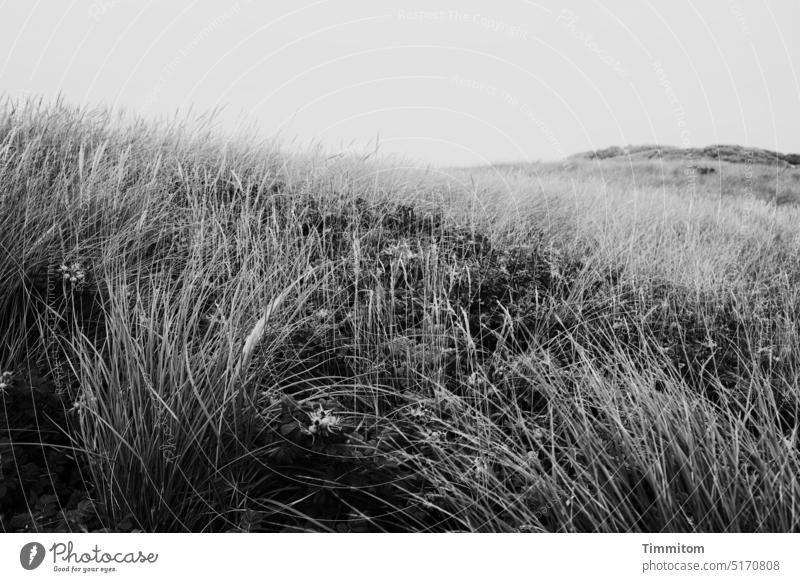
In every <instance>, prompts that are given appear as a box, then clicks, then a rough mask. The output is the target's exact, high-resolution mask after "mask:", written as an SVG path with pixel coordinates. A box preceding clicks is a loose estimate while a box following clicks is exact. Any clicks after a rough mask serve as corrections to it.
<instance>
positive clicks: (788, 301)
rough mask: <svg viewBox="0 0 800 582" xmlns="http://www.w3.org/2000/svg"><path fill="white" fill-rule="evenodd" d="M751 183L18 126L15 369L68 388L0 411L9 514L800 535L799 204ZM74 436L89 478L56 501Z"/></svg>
mask: <svg viewBox="0 0 800 582" xmlns="http://www.w3.org/2000/svg"><path fill="white" fill-rule="evenodd" d="M743 168H744V167H743V166H742V167H739V166H736V165H734V164H729V165H725V166H724V168H723V170H724V172H723V178H722V180H721V181H720V175H719V173H708V174H704V175H702V176H692V175H687V174H685V173H684V169H685V163H684V162H682V161H670V162H664V163H663V164H656V163H653V162H638V163H637V164H633V165H632V164H630V163H628V164H626V163H618V162H611V161H608V162H603V163H597V162H594V161H572V162H571V166H570V167H568V168H565V167H562V166H559V165H545V164H542V165H532V166H515V167H505V168H484V169H478V170H474V169H473V170H449V171H444V170H441V171H438V170H437V171H434V170H417V169H413V168H404V167H403V166H402V165H401V164H399V163H389V162H386V161H383V162H381V161H375V160H369V159H366V160H364V159H361V160H358V159H347V158H341V157H336V156H332V157H331V156H325V155H323V154H320V153H309V154H308V155H302V156H301V155H297V154H288V153H285V152H282V151H281V150H280V149H279V148H278V147H276V146H274V145H272V144H267V145H260V144H256V143H253V142H251V141H246V140H243V139H240V138H236V139H234V138H228V137H224V136H221V135H220V134H217V133H214V132H211V131H210V130H206V129H204V126H203V125H202V124H198V123H196V122H195V123H192V124H189V123H185V124H178V123H173V124H165V125H163V126H155V125H148V124H143V123H141V122H135V121H134V122H131V121H126V120H124V119H115V118H113V117H112V116H111V115H109V114H108V113H105V112H98V111H83V110H73V109H70V108H68V107H66V106H64V105H62V104H56V105H53V106H42V105H36V104H32V103H28V104H23V105H19V106H18V105H14V104H7V105H6V107H5V110H4V112H3V113H2V114H0V183H2V185H3V190H2V195H1V196H0V325H2V326H3V329H5V330H6V331H5V332H4V334H3V337H2V343H1V344H0V350H2V352H0V367H1V368H3V370H6V369H11V370H26V369H28V368H31V367H36V366H38V367H39V369H41V370H43V372H45V374H44V375H45V376H46V378H45V379H44V380H42V382H40V383H39V385H38V388H39V389H41V386H42V385H52V387H53V389H54V390H55V395H54V396H52V397H51V398H50V400H49V401H47V402H49V404H48V406H50V408H48V409H47V414H46V415H45V414H44V413H42V412H41V411H42V410H43V408H40V407H44V406H45V404H46V403H44V401H43V400H41V399H40V398H39V396H37V395H36V394H37V383H36V382H33V381H32V379H31V378H28V381H26V379H25V377H24V376H25V375H26V374H25V373H18V374H17V376H16V378H15V383H14V385H13V386H12V388H11V389H10V391H7V392H8V393H7V394H5V395H4V396H3V403H4V410H5V420H6V424H7V427H6V428H5V429H4V430H3V431H2V434H0V438H2V439H4V440H0V446H2V447H4V451H3V452H4V455H5V456H4V459H9V458H10V459H12V460H13V462H10V461H9V462H4V464H3V465H2V470H3V473H4V475H5V477H6V480H7V482H10V481H11V480H16V481H17V482H19V483H22V485H23V486H22V487H17V488H16V489H13V488H12V489H9V492H8V493H7V495H6V496H5V497H2V496H0V500H1V499H5V500H6V502H7V503H6V508H3V509H0V522H2V524H3V528H4V529H7V530H10V529H23V528H24V527H28V528H29V529H31V528H34V529H40V530H44V529H59V528H60V529H65V528H71V529H79V528H81V527H85V528H87V529H97V528H100V527H106V528H111V529H115V530H122V531H124V530H128V531H129V530H131V529H142V530H146V531H220V530H234V531H242V530H246V531H257V530H285V531H298V530H300V531H307V530H314V531H442V530H446V531H454V530H458V531H461V530H467V531H797V530H798V529H800V528H799V526H798V521H800V513H799V512H798V507H797V505H798V501H799V500H800V486H799V485H798V482H797V475H798V474H799V473H800V452H799V449H798V429H797V427H798V405H799V396H800V388H798V375H797V366H798V362H800V360H799V359H798V357H799V356H800V348H798V345H800V344H799V343H798V337H797V334H798V322H799V321H800V318H799V317H798V306H799V305H800V303H798V299H799V298H798V291H797V289H798V287H797V284H796V283H797V280H798V275H800V268H798V265H800V262H798V260H797V258H798V250H800V242H799V241H798V238H797V234H796V228H795V226H794V225H796V224H797V221H798V218H800V216H798V215H799V214H800V211H798V210H797V208H795V207H794V206H792V205H783V206H781V207H777V206H776V205H775V204H774V201H775V197H774V196H771V195H770V194H771V193H772V194H774V192H773V190H774V184H775V183H774V182H770V181H769V180H770V179H774V178H775V177H774V176H772V175H771V174H769V170H764V169H759V168H756V169H755V170H754V171H753V172H752V174H753V175H752V176H751V175H750V174H749V173H748V174H747V175H744V174H742V173H741V172H744V169H743ZM737 172H739V174H737ZM790 172H791V171H790ZM780 180H781V182H780V186H779V189H780V188H783V190H780V192H779V194H780V196H779V197H788V196H792V195H794V190H792V188H793V187H794V186H792V185H796V184H797V178H796V176H795V174H791V173H789V174H786V175H784V176H783V177H781V178H780ZM783 180H785V181H783ZM786 184H789V186H786ZM721 187H722V189H721ZM74 263H80V265H81V268H82V269H83V270H84V271H85V278H84V280H82V281H76V282H72V281H70V280H69V279H64V278H63V277H62V275H61V272H60V271H59V268H60V266H61V265H67V266H68V267H69V266H70V265H73V264H74ZM26 366H27V367H26ZM23 402H25V403H28V404H27V405H26V406H28V407H27V408H25V414H21V413H20V414H15V412H14V411H15V409H14V408H13V407H15V406H21V404H20V403H23ZM31 403H32V404H33V406H30V404H31ZM54 403H56V404H58V406H60V407H61V412H60V414H59V413H58V410H56V408H58V406H55V404H54ZM20 410H22V409H20ZM32 418H33V419H34V420H33V421H32V420H31V419H32ZM34 421H35V422H34ZM15 423H16V424H15ZM47 423H50V424H49V425H48V426H52V427H55V428H53V429H52V430H53V431H54V434H55V435H56V436H53V435H51V434H50V433H47V431H46V430H44V428H43V427H44V425H46V424H47ZM31 427H34V428H35V429H36V430H38V434H39V437H38V438H37V439H35V442H33V443H31V442H30V435H31V434H36V431H35V430H34V429H33V428H31ZM59 431H60V432H59ZM58 434H61V438H62V440H61V441H58ZM23 435H24V436H23ZM63 438H66V439H67V440H66V441H64V440H63ZM56 441H58V442H60V443H62V444H61V445H59V446H61V447H62V448H59V449H58V451H59V453H58V454H59V455H61V456H63V455H64V452H63V451H64V450H73V451H74V452H76V453H78V461H79V462H78V463H77V465H76V469H75V470H76V471H78V472H79V474H80V475H81V477H82V480H81V482H80V483H75V480H74V479H73V480H72V481H70V482H69V483H71V484H65V483H64V482H63V481H64V479H62V480H61V481H58V482H56V480H55V478H51V480H50V482H49V483H45V485H44V486H42V485H41V483H40V484H39V485H38V487H39V489H37V490H36V491H35V492H34V493H35V495H34V497H35V498H33V497H32V494H31V493H30V491H31V490H30V488H29V486H30V484H31V478H29V476H26V475H27V474H26V473H25V471H24V470H23V468H22V467H23V465H24V462H23V461H24V460H25V459H27V460H28V461H29V462H33V463H34V464H36V463H43V464H45V465H46V467H47V469H48V470H49V471H50V474H51V475H56V474H60V473H57V472H56V471H55V469H53V468H52V467H50V465H49V464H47V463H51V464H52V463H53V462H54V459H55V458H56V457H54V456H53V455H49V454H48V455H43V456H42V458H43V459H44V461H41V460H34V461H30V459H32V458H34V456H35V455H34V453H35V452H36V451H39V450H44V449H46V448H47V447H48V446H54V443H56ZM48 450H49V449H48ZM32 451H33V452H32ZM5 453H9V454H5ZM37 454H38V453H37ZM36 459H39V457H36ZM26 479H27V481H26ZM26 487H28V489H26ZM52 489H55V492H54V495H53V497H54V498H55V500H53V499H51V498H47V499H48V502H49V505H48V504H46V503H44V504H43V502H42V498H43V497H45V496H46V495H47V494H48V492H49V490H52ZM50 493H53V492H50ZM87 508H88V509H87Z"/></svg>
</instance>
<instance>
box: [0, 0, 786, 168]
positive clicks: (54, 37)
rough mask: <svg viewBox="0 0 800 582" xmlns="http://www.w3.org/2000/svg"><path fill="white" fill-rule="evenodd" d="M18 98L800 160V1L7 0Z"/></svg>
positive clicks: (318, 136) (497, 145)
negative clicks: (730, 150)
mask: <svg viewBox="0 0 800 582" xmlns="http://www.w3.org/2000/svg"><path fill="white" fill-rule="evenodd" d="M0 14H2V18H0V95H5V96H10V97H20V96H21V97H24V96H29V95H32V96H37V97H38V96H44V97H45V98H46V99H52V98H54V97H55V96H57V95H61V96H62V98H63V99H64V100H66V101H67V102H69V103H72V104H88V105H104V106H113V107H119V108H123V109H125V110H128V111H131V112H134V113H137V114H140V115H143V116H145V117H150V118H161V117H165V116H170V115H174V114H175V112H186V111H188V110H190V109H191V110H192V111H195V112H204V111H208V110H212V109H217V108H221V112H220V113H219V114H218V119H219V122H220V123H221V124H223V125H225V126H230V127H232V128H234V127H247V128H250V129H251V130H253V131H255V132H256V133H257V134H259V135H263V136H265V137H272V136H275V135H278V136H280V138H281V139H282V140H283V141H285V142H287V143H291V144H295V145H299V146H305V144H312V143H313V144H322V145H323V146H324V147H325V148H326V149H329V150H333V151H339V150H346V151H373V150H375V149H376V148H377V149H378V151H380V152H381V153H384V154H399V155H401V156H402V157H404V158H407V159H410V160H415V161H419V162H424V163H428V164H434V165H474V164H485V163H491V162H507V161H534V160H556V159H561V158H563V157H565V156H568V155H570V154H572V153H575V152H579V151H586V150H590V149H597V148H603V147H608V146H611V145H626V144H653V143H659V144H667V145H675V146H687V147H689V146H691V147H694V146H705V145H709V144H718V143H726V144H727V143H732V144H734V143H735V144H741V145H746V146H754V147H763V148H767V149H774V150H779V151H785V152H800V77H798V72H800V71H799V69H800V35H799V34H797V24H798V22H800V2H798V0H702V1H701V0H669V1H666V0H662V1H660V2H656V1H655V0H637V1H633V0H625V1H622V0H604V1H602V2H600V1H594V0H567V1H558V2H556V1H550V0H541V1H536V2H529V1H527V0H494V1H492V2H487V1H486V0H484V1H483V2H476V1H472V0H452V1H446V0H426V1H422V0H419V1H416V0H401V1H399V2H397V1H396V2H388V1H383V0H357V1H356V0H313V1H306V0H292V1H283V0H270V1H269V2H257V1H254V0H238V1H227V2H222V1H219V2H209V1H203V0H186V1H184V0H179V1H171V2H157V1H155V0H150V1H146V0H85V1H84V0H6V1H2V0H0Z"/></svg>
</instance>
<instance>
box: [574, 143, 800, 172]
mask: <svg viewBox="0 0 800 582" xmlns="http://www.w3.org/2000/svg"><path fill="white" fill-rule="evenodd" d="M620 157H629V158H633V159H647V160H652V159H662V160H675V159H698V160H700V159H702V160H713V161H721V162H731V163H734V164H747V163H750V164H771V165H774V164H777V165H780V166H792V167H795V166H800V154H782V153H779V152H773V151H770V150H764V149H759V148H748V147H744V146H739V145H710V146H706V147H704V148H678V147H673V146H663V145H638V146H634V145H631V146H625V147H619V146H612V147H608V148H605V149H600V150H593V151H589V152H581V153H578V154H575V155H573V156H571V157H570V159H585V160H605V159H609V158H620Z"/></svg>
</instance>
